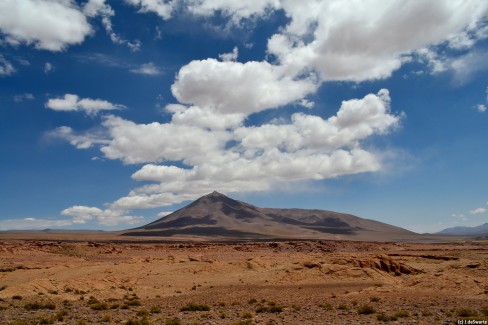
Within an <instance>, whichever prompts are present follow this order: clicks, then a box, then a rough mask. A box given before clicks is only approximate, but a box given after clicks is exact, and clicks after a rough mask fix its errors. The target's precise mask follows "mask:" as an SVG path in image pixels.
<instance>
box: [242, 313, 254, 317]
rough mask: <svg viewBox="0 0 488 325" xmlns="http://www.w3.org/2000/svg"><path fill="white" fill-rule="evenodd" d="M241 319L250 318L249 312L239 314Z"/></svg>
mask: <svg viewBox="0 0 488 325" xmlns="http://www.w3.org/2000/svg"><path fill="white" fill-rule="evenodd" d="M241 318H252V314H251V313H250V312H244V313H242V314H241Z"/></svg>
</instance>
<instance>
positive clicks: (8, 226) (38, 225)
mask: <svg viewBox="0 0 488 325" xmlns="http://www.w3.org/2000/svg"><path fill="white" fill-rule="evenodd" d="M72 224H73V223H72V222H71V221H70V220H55V219H42V218H22V219H7V220H0V230H30V229H49V228H62V227H67V226H71V225H72Z"/></svg>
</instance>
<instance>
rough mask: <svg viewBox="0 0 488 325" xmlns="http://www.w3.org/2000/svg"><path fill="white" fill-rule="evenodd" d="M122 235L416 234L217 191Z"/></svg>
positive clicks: (363, 236) (325, 236) (385, 236)
mask: <svg viewBox="0 0 488 325" xmlns="http://www.w3.org/2000/svg"><path fill="white" fill-rule="evenodd" d="M122 235H125V236H163V237H174V236H195V237H201V238H208V237H211V238H214V239H215V238H217V239H232V240H236V239H237V240H239V239H243V240H253V239H254V240H256V239H273V238H281V239H287V238H288V239H296V238H300V239H357V240H372V239H374V240H376V239H378V238H379V237H381V238H383V239H384V240H398V239H401V238H402V237H410V236H412V235H417V234H415V233H413V232H411V231H409V230H406V229H403V228H400V227H396V226H392V225H389V224H386V223H382V222H379V221H375V220H370V219H364V218H360V217H357V216H354V215H351V214H346V213H339V212H334V211H328V210H319V209H298V208H294V209H278V208H259V207H256V206H254V205H252V204H249V203H246V202H241V201H238V200H234V199H232V198H229V197H227V196H225V195H224V194H221V193H219V192H216V191H214V192H212V193H209V194H207V195H204V196H202V197H200V198H198V199H197V200H195V201H193V202H192V203H190V204H188V205H187V206H185V207H183V208H181V209H179V210H177V211H175V212H173V213H171V214H169V215H167V216H164V217H162V218H160V219H158V220H155V221H153V222H151V223H149V224H147V225H144V226H141V227H138V228H135V229H131V230H129V231H127V232H124V233H123V234H122ZM379 235H380V236H379Z"/></svg>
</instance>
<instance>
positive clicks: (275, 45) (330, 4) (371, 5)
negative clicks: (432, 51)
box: [268, 0, 488, 81]
mask: <svg viewBox="0 0 488 325" xmlns="http://www.w3.org/2000/svg"><path fill="white" fill-rule="evenodd" d="M349 6H350V4H349V3H346V2H343V1H322V2H315V1H314V2H308V3H307V5H303V4H302V3H300V4H299V3H297V2H294V1H284V2H283V9H284V11H285V13H286V15H287V16H288V17H289V18H290V19H291V22H290V24H289V25H288V26H286V28H285V29H284V30H283V32H282V33H279V34H275V35H274V36H273V37H271V39H270V40H269V43H268V51H269V53H270V54H273V55H275V56H276V57H277V58H278V60H279V62H280V63H281V64H282V65H285V66H288V67H289V69H290V70H294V71H299V70H303V69H305V68H308V69H309V68H313V69H315V70H316V71H318V72H319V74H320V76H321V78H322V79H323V80H352V81H363V80H372V79H382V78H386V77H389V76H390V75H391V74H392V72H393V71H395V70H397V69H398V68H399V67H400V66H401V65H402V63H403V62H405V61H408V55H410V54H411V53H412V52H413V51H415V50H417V49H421V48H424V47H428V46H430V45H435V44H438V43H441V42H445V41H446V40H447V39H452V38H453V37H454V36H455V35H456V34H458V33H462V32H465V30H466V28H468V29H469V28H470V27H471V26H472V25H473V24H475V23H476V22H478V21H480V20H481V19H482V18H483V16H484V15H486V12H487V8H488V4H487V3H486V2H484V1H477V0H473V1H446V2H429V1H410V2H399V1H397V2H388V3H386V4H385V3H384V2H383V1H379V0H372V1H363V2H360V3H357V4H356V5H355V7H354V10H350V8H349ZM406 56H407V57H406Z"/></svg>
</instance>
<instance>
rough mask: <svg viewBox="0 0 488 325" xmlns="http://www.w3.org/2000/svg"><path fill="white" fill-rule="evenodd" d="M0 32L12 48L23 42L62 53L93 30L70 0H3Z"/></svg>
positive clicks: (0, 14) (0, 7)
mask: <svg viewBox="0 0 488 325" xmlns="http://www.w3.org/2000/svg"><path fill="white" fill-rule="evenodd" d="M0 31H1V32H2V34H3V37H4V40H5V41H6V42H7V43H9V44H11V45H18V44H22V43H25V44H28V45H30V44H32V45H34V46H35V47H36V48H38V49H43V50H49V51H62V50H64V49H65V48H66V47H67V46H70V45H75V44H80V43H82V42H83V41H84V39H85V37H86V36H88V35H90V34H91V32H92V29H91V26H90V24H89V23H88V21H87V19H86V17H85V15H84V14H83V13H82V12H81V11H80V9H79V8H78V6H77V4H76V3H75V2H74V1H72V0H51V1H45V0H43V1H39V0H22V1H19V0H3V1H0Z"/></svg>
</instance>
